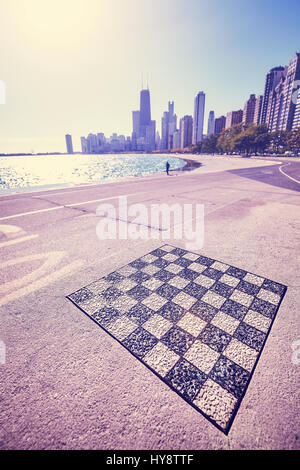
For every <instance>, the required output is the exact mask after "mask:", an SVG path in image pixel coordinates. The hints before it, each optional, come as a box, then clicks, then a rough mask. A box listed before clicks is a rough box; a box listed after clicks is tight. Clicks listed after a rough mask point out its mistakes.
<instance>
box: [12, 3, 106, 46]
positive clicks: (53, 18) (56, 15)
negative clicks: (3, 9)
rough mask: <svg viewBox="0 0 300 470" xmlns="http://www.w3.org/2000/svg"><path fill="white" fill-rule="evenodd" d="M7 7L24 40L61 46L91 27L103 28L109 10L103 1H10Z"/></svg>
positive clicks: (75, 40) (83, 33)
mask: <svg viewBox="0 0 300 470" xmlns="http://www.w3.org/2000/svg"><path fill="white" fill-rule="evenodd" d="M10 8H11V14H12V19H13V22H14V25H15V27H16V29H17V32H18V34H19V35H21V37H22V38H23V39H24V41H25V42H28V41H29V42H34V43H35V45H36V46H43V47H45V46H46V47H49V48H60V49H63V48H64V47H66V46H70V45H76V43H77V42H79V41H81V40H82V39H83V38H84V36H85V35H88V34H90V32H91V31H92V30H93V29H94V28H97V29H99V30H100V31H101V30H103V28H106V27H107V21H105V18H106V17H107V15H110V10H111V6H110V3H109V2H108V1H106V0H90V1H84V0H43V1H41V0H26V1H24V0H12V3H11V6H10Z"/></svg>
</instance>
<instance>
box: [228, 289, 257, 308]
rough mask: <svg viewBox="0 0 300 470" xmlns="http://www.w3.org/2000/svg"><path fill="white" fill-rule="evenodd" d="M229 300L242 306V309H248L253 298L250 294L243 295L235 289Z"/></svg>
mask: <svg viewBox="0 0 300 470" xmlns="http://www.w3.org/2000/svg"><path fill="white" fill-rule="evenodd" d="M230 299H231V300H234V302H238V303H239V304H241V305H244V307H250V305H251V304H252V302H253V299H254V296H253V295H250V294H245V293H244V292H241V291H240V290H238V289H235V290H234V291H233V292H232V294H231V296H230Z"/></svg>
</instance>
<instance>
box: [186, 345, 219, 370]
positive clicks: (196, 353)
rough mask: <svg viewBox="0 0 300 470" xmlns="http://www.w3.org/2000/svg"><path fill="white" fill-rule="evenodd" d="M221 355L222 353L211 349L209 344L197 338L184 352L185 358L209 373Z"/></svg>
mask: <svg viewBox="0 0 300 470" xmlns="http://www.w3.org/2000/svg"><path fill="white" fill-rule="evenodd" d="M219 357H220V353H218V352H216V351H214V350H213V349H211V348H210V347H209V346H207V344H204V343H202V342H201V341H199V340H197V339H196V341H195V342H194V343H193V344H192V346H191V347H190V348H189V349H188V350H187V352H186V353H185V354H184V358H185V359H187V360H188V361H190V362H191V363H192V364H194V366H196V367H198V369H200V370H201V371H202V372H204V373H205V374H209V373H210V371H211V369H212V368H213V366H214V365H215V363H216V362H217V360H218V359H219Z"/></svg>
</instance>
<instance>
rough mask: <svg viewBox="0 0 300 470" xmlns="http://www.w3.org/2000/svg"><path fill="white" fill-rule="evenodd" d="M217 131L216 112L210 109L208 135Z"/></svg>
mask: <svg viewBox="0 0 300 470" xmlns="http://www.w3.org/2000/svg"><path fill="white" fill-rule="evenodd" d="M214 132H215V112H214V111H210V112H209V116H208V122H207V136H210V135H212V134H214Z"/></svg>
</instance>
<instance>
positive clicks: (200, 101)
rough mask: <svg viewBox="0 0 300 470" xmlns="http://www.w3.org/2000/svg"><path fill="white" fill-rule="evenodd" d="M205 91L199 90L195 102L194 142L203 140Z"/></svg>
mask: <svg viewBox="0 0 300 470" xmlns="http://www.w3.org/2000/svg"><path fill="white" fill-rule="evenodd" d="M204 109H205V93H204V92H203V91H199V93H198V95H197V96H196V98H195V102H194V122H193V144H196V143H197V142H202V140H203V124H204Z"/></svg>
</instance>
